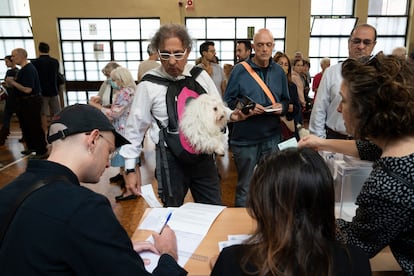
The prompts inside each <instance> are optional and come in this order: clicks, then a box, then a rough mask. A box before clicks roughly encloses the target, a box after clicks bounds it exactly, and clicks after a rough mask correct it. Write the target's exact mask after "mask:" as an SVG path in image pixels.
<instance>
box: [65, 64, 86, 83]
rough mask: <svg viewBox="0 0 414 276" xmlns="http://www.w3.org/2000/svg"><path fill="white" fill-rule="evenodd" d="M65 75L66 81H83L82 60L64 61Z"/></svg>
mask: <svg viewBox="0 0 414 276" xmlns="http://www.w3.org/2000/svg"><path fill="white" fill-rule="evenodd" d="M63 66H64V68H65V77H66V79H67V80H68V81H84V80H85V75H84V67H83V63H82V62H70V61H68V62H64V63H63Z"/></svg>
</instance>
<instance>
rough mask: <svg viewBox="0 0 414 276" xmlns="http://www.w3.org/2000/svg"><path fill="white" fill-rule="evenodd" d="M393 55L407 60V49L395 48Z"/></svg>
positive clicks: (402, 47)
mask: <svg viewBox="0 0 414 276" xmlns="http://www.w3.org/2000/svg"><path fill="white" fill-rule="evenodd" d="M391 55H393V56H398V57H401V58H407V48H405V47H404V46H399V47H395V48H394V49H393V50H392V53H391Z"/></svg>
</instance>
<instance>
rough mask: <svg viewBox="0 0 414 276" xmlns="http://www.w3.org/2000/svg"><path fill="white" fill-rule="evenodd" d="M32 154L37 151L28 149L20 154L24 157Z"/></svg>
mask: <svg viewBox="0 0 414 276" xmlns="http://www.w3.org/2000/svg"><path fill="white" fill-rule="evenodd" d="M32 152H36V151H35V150H31V149H27V150H22V151H21V152H20V153H21V154H23V155H28V154H31V153H32Z"/></svg>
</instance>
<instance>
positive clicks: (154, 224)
mask: <svg viewBox="0 0 414 276" xmlns="http://www.w3.org/2000/svg"><path fill="white" fill-rule="evenodd" d="M171 212H172V209H170V208H152V209H151V210H150V211H149V212H148V214H147V215H146V217H145V218H144V220H143V221H142V223H141V224H140V225H139V226H138V229H143V230H152V231H155V232H157V233H159V232H160V231H161V229H162V227H163V226H164V224H165V222H166V221H167V218H168V216H169V214H170V213H171Z"/></svg>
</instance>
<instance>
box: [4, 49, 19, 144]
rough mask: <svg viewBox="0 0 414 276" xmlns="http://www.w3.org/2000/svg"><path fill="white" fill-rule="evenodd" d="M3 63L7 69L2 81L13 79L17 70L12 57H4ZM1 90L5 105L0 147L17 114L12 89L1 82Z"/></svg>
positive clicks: (14, 95) (14, 94)
mask: <svg viewBox="0 0 414 276" xmlns="http://www.w3.org/2000/svg"><path fill="white" fill-rule="evenodd" d="M4 62H5V64H6V66H7V68H9V69H8V70H7V72H6V76H5V77H4V79H5V80H6V79H7V77H11V78H15V77H16V75H17V73H18V72H19V69H18V68H17V66H16V64H15V63H14V62H13V60H12V56H10V55H9V56H5V57H4ZM1 85H2V86H3V88H4V89H5V91H4V92H5V95H6V96H5V97H6V98H5V101H6V103H5V105H4V114H3V126H2V127H1V130H0V146H3V145H4V144H5V142H6V139H7V137H8V136H9V134H10V121H11V118H12V116H13V113H16V114H17V100H16V93H15V92H14V89H13V87H11V86H10V87H9V86H8V85H7V82H5V81H3V82H2V83H1Z"/></svg>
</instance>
